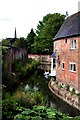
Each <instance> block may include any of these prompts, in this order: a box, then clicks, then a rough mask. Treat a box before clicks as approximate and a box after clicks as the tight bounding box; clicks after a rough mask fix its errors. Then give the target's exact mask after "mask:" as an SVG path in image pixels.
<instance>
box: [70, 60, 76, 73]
mask: <svg viewBox="0 0 80 120" xmlns="http://www.w3.org/2000/svg"><path fill="white" fill-rule="evenodd" d="M69 64H70V71H71V72H76V63H74V62H70V63H69Z"/></svg>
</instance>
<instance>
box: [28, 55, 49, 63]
mask: <svg viewBox="0 0 80 120" xmlns="http://www.w3.org/2000/svg"><path fill="white" fill-rule="evenodd" d="M28 58H32V59H35V60H37V61H39V62H41V63H43V64H50V63H51V56H50V55H37V54H28Z"/></svg>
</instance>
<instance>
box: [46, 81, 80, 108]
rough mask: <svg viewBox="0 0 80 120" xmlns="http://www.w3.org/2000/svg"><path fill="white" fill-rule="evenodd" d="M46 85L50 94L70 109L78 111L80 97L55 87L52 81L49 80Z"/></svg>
mask: <svg viewBox="0 0 80 120" xmlns="http://www.w3.org/2000/svg"><path fill="white" fill-rule="evenodd" d="M48 85H49V89H50V90H51V91H52V93H54V94H55V95H56V96H58V97H59V98H61V99H62V100H64V101H65V102H67V103H68V104H69V105H71V106H72V107H75V108H77V109H78V110H80V96H78V95H77V94H72V93H71V92H70V91H67V90H66V89H65V88H63V87H61V86H59V85H57V84H56V82H55V81H53V80H50V82H49V84H48Z"/></svg>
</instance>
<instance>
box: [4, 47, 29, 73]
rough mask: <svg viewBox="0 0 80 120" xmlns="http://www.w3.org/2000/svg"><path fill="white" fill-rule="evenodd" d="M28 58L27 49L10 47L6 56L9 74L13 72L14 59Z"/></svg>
mask: <svg viewBox="0 0 80 120" xmlns="http://www.w3.org/2000/svg"><path fill="white" fill-rule="evenodd" d="M25 57H26V58H27V50H26V49H25V48H16V47H10V48H8V51H7V53H6V56H5V61H6V66H7V70H8V72H9V74H11V73H12V62H13V60H14V59H24V58H25Z"/></svg>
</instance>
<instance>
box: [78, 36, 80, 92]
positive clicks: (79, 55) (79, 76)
mask: <svg viewBox="0 0 80 120" xmlns="http://www.w3.org/2000/svg"><path fill="white" fill-rule="evenodd" d="M78 43H79V44H78V53H79V54H78V63H79V64H78V65H79V67H78V78H79V79H78V89H79V91H80V37H79V38H78Z"/></svg>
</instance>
